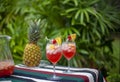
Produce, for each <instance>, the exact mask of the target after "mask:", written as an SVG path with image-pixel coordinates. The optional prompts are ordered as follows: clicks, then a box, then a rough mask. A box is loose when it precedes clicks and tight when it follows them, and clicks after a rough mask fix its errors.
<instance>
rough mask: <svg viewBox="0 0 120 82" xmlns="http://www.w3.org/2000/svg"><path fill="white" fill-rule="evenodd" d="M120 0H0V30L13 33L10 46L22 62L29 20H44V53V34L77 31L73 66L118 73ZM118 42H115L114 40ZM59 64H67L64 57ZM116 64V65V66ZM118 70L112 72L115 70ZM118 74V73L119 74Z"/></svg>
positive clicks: (63, 34) (42, 49)
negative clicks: (113, 33)
mask: <svg viewBox="0 0 120 82" xmlns="http://www.w3.org/2000/svg"><path fill="white" fill-rule="evenodd" d="M119 9H120V6H119V0H115V1H114V0H44V1H43V0H0V34H6V35H9V36H11V37H12V40H11V42H10V49H11V52H12V54H13V57H14V61H15V63H16V64H17V63H22V55H23V51H24V47H25V45H26V44H27V42H28V38H27V28H28V27H29V23H30V22H29V21H31V20H34V19H40V20H41V35H42V37H41V39H40V41H39V43H38V44H39V45H40V47H41V51H42V59H45V60H46V57H45V45H46V40H45V37H46V36H47V37H48V38H50V39H52V38H55V37H57V36H61V37H62V40H63V41H64V40H65V38H66V37H67V36H68V35H69V34H72V33H76V34H77V38H76V44H77V53H76V56H75V57H74V58H73V59H72V61H71V65H72V66H74V67H92V68H97V69H100V70H103V69H105V72H103V73H104V76H108V75H109V77H108V79H109V80H110V78H111V77H115V76H118V74H119V73H118V71H120V70H119V69H114V68H118V67H119V66H118V65H117V64H116V63H117V62H116V61H115V60H117V61H118V60H119V59H118V56H119V55H117V56H114V55H116V53H114V52H116V51H114V50H115V49H114V48H113V47H114V46H113V45H116V44H113V42H114V39H113V38H111V36H110V35H111V31H112V32H115V31H116V29H119V25H120V10H119ZM115 43H116V42H115ZM58 64H59V65H67V61H66V60H65V58H64V57H63V58H62V59H61V60H60V62H58ZM113 65H114V66H113ZM115 70H117V71H116V73H115V75H113V76H112V73H113V71H115ZM118 77H119V76H118Z"/></svg>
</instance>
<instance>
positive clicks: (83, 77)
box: [15, 67, 89, 82]
mask: <svg viewBox="0 0 120 82" xmlns="http://www.w3.org/2000/svg"><path fill="white" fill-rule="evenodd" d="M15 69H19V70H25V71H28V72H39V73H43V74H53V72H48V71H40V70H33V69H26V68H19V67H15ZM56 75H58V76H71V77H76V78H82V79H83V80H84V82H89V79H88V77H87V76H85V75H73V74H62V73H56Z"/></svg>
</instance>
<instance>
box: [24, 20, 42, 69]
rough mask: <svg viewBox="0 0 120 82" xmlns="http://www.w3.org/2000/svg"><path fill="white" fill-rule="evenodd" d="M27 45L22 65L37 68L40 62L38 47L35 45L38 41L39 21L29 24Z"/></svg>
mask: <svg viewBox="0 0 120 82" xmlns="http://www.w3.org/2000/svg"><path fill="white" fill-rule="evenodd" d="M28 39H29V43H28V44H27V45H26V46H25V49H24V54H23V63H24V64H25V65H26V66H29V67H35V66H38V65H39V63H40V60H41V51H40V47H39V46H38V45H37V41H38V40H39V39H40V29H39V21H33V22H31V23H30V27H29V29H28Z"/></svg>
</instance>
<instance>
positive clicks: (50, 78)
mask: <svg viewBox="0 0 120 82" xmlns="http://www.w3.org/2000/svg"><path fill="white" fill-rule="evenodd" d="M47 79H49V80H60V79H61V77H59V76H56V75H53V76H52V77H48V78H47Z"/></svg>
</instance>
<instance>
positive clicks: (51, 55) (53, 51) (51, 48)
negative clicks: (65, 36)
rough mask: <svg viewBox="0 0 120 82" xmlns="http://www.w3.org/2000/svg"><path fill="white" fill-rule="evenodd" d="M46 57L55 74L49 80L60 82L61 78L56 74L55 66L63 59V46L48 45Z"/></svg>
mask: <svg viewBox="0 0 120 82" xmlns="http://www.w3.org/2000/svg"><path fill="white" fill-rule="evenodd" d="M46 57H47V59H48V60H49V61H50V62H51V63H52V64H53V70H54V74H53V76H52V77H50V78H49V79H51V80H58V79H60V77H58V76H56V74H55V65H56V64H57V62H58V61H59V60H60V59H61V57H62V52H61V46H60V45H58V44H53V43H48V44H47V46H46Z"/></svg>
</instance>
